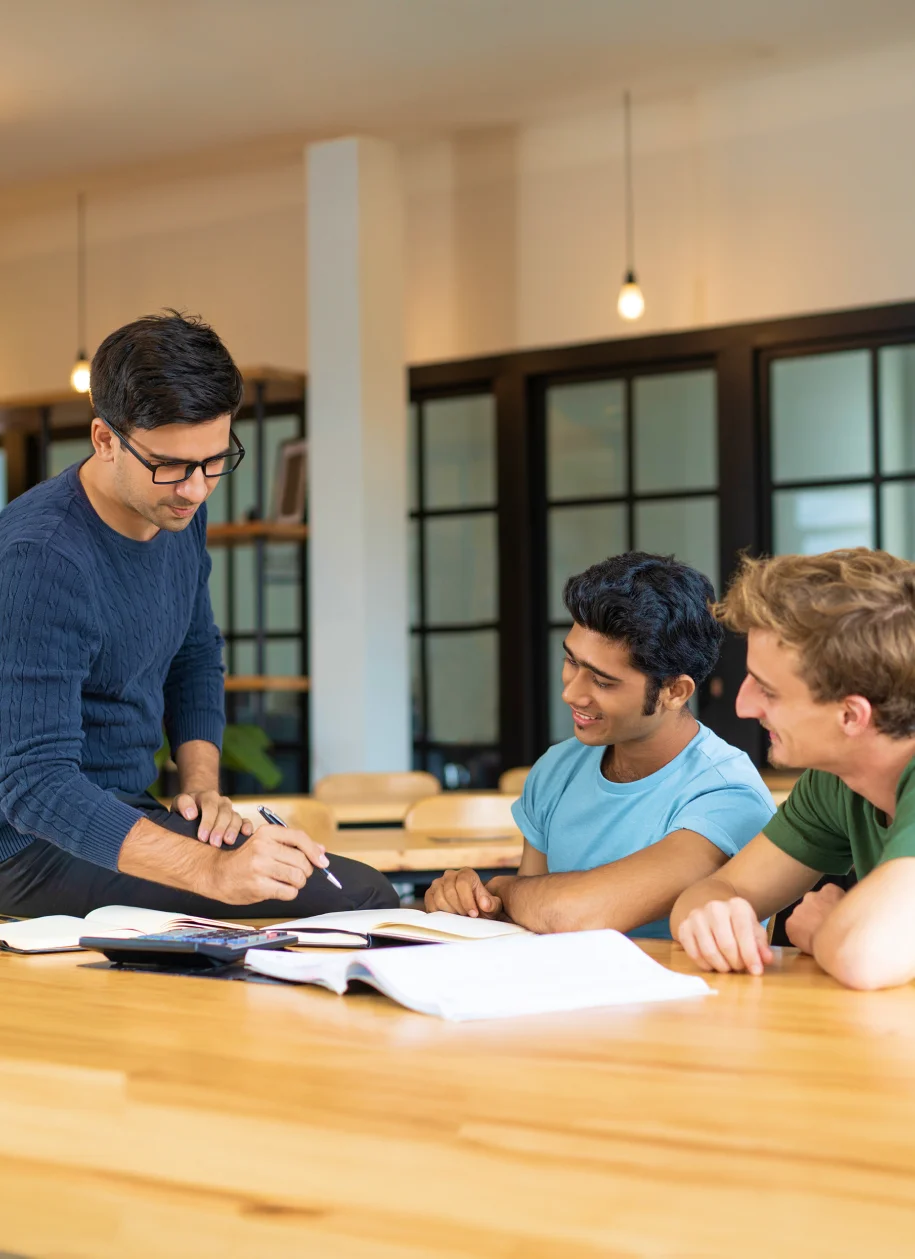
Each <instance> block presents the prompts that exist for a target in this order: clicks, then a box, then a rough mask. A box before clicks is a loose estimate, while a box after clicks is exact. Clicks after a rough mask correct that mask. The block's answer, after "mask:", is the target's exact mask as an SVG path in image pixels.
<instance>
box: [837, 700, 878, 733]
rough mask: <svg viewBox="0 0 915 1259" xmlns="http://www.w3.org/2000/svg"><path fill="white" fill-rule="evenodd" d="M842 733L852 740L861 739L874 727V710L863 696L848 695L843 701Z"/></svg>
mask: <svg viewBox="0 0 915 1259" xmlns="http://www.w3.org/2000/svg"><path fill="white" fill-rule="evenodd" d="M841 722H842V733H843V734H847V735H848V736H849V738H851V739H859V738H860V737H861V735H863V734H866V733H867V731H868V730H872V729H874V728H875V726H874V709H873V705H872V704H871V702H870V700H869V699H865V698H864V696H863V695H846V697H845V699H843V701H842V712H841Z"/></svg>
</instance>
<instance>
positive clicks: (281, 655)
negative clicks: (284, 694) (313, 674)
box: [232, 638, 302, 696]
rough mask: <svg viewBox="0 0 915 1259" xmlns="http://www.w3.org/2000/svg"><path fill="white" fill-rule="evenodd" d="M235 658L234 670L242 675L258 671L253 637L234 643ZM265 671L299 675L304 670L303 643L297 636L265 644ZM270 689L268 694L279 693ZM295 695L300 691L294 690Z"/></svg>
mask: <svg viewBox="0 0 915 1259" xmlns="http://www.w3.org/2000/svg"><path fill="white" fill-rule="evenodd" d="M234 649H235V658H234V663H233V667H232V672H233V673H237V674H240V675H251V674H256V673H257V663H256V661H257V648H256V644H255V643H254V642H253V641H252V640H251V639H243V640H242V641H240V642H236V643H235V644H234ZM264 672H265V673H268V674H270V675H271V676H273V677H298V676H299V675H300V674H301V672H302V644H301V641H300V640H299V639H297V638H288V639H280V640H278V641H276V642H267V643H265V644H264ZM279 694H281V692H279V691H268V692H266V695H268V696H269V695H279ZM292 694H293V695H295V694H298V692H292Z"/></svg>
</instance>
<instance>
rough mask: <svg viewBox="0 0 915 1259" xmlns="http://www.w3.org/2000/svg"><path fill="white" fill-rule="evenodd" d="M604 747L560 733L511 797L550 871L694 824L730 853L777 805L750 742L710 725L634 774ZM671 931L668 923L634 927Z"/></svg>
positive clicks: (638, 846) (624, 853)
mask: <svg viewBox="0 0 915 1259" xmlns="http://www.w3.org/2000/svg"><path fill="white" fill-rule="evenodd" d="M605 751H606V748H603V747H588V746H587V745H586V744H584V743H579V741H578V740H577V739H567V740H566V741H565V742H564V743H557V744H556V745H555V746H554V747H551V748H550V750H549V751H548V752H546V753H545V754H544V755H543V756H541V758H540V760H539V761H538V762H537V764H536V765H535V766H534V768H533V769H532V770H531V772H530V774H528V777H527V781H526V782H525V784H524V791H523V793H522V795H521V799H520V800H516V801H515V803H514V805H513V806H512V813H513V814H514V817H515V821H516V822H517V824H518V826H519V827H520V829H521V833H522V834H523V835H524V837H525V839H526V840H528V842H529V843H530V844H532V845H533V847H534V848H537V849H538V850H539V851H540V852H543V853H546V859H547V868H548V870H549V871H550V873H551V874H557V873H559V872H562V871H567V870H593V869H595V867H597V866H605V865H608V864H609V863H610V862H611V861H618V860H619V858H620V857H628V856H629V855H630V853H634V852H641V850H642V849H643V848H648V847H649V846H650V845H651V844H656V843H657V842H658V840H660V839H663V838H664V836H665V835H669V834H670V833H671V832H672V831H683V830H688V831H696V832H697V834H699V835H704V836H705V838H706V839H707V840H709V841H710V842H711V843H713V844H714V845H715V846H716V848H720V849H721V851H722V852H725V853H727V855H728V856H729V857H733V856H734V854H735V853H736V852H738V851H739V850H740V849H741V848H743V846H744V845H745V844H748V843H749V842H750V840H751V839H752V838H753V837H754V835H758V834H759V832H760V831H761V830H762V828H763V827H764V826H765V824H766V822H768V820H769V818H770V817H771V816H772V815H773V813H774V812H775V805H774V803H773V801H772V797H771V795H770V794H769V790H768V788H767V787H766V784H765V783H764V782H763V780H762V779H761V778H760V776H759V773H758V772H757V770H756V768H755V767H754V765H753V762H752V761H751V760H750V758H749V757H748V756H747V754H746V753H745V752H741V751H739V750H738V749H737V748H734V747H731V745H730V744H729V743H725V741H724V740H723V739H719V738H718V736H717V735H716V734H713V733H712V731H711V730H709V729H708V727H707V726H703V725H700V726H699V730H698V733H697V734H696V735H695V737H694V738H693V739H692V740H691V741H690V742H689V743H688V744H687V745H686V747H685V748H684V749H683V751H682V752H681V753H680V754H679V755H678V756H675V757H674V759H673V760H672V761H671V762H670V763H669V764H667V765H665V766H664V768H663V769H659V770H658V771H657V773H655V774H649V775H648V777H647V778H641V779H639V781H638V782H633V783H615V782H608V781H607V779H606V778H604V776H603V774H602V773H601V770H600V766H601V760H602V759H603V755H604V752H605ZM629 934H630V935H633V936H642V937H650V938H653V939H661V940H669V939H670V923H669V921H668V920H667V919H666V918H664V919H659V920H658V921H657V922H650V923H647V924H646V925H645V926H644V927H638V928H637V929H636V930H635V931H631V932H630V933H629Z"/></svg>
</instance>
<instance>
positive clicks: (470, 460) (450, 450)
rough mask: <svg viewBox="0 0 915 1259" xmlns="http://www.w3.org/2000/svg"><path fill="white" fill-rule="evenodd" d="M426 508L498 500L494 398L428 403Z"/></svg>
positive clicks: (425, 421)
mask: <svg viewBox="0 0 915 1259" xmlns="http://www.w3.org/2000/svg"><path fill="white" fill-rule="evenodd" d="M423 426H424V427H423V463H424V469H423V474H424V485H423V490H424V495H425V502H424V504H423V506H424V507H427V508H435V507H485V506H489V505H490V504H495V502H496V417H495V400H494V399H493V396H492V394H490V393H485V394H474V395H472V396H468V397H463V398H435V399H432V400H431V401H428V402H424V403H423Z"/></svg>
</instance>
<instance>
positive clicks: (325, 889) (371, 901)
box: [0, 793, 399, 922]
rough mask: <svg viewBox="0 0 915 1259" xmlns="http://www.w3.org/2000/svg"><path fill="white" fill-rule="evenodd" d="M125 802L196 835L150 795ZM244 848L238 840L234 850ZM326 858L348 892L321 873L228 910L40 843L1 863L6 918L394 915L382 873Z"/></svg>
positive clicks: (0, 898) (393, 898) (0, 903)
mask: <svg viewBox="0 0 915 1259" xmlns="http://www.w3.org/2000/svg"><path fill="white" fill-rule="evenodd" d="M119 795H120V793H119ZM120 798H121V799H122V800H124V801H125V802H126V803H127V804H130V805H132V806H133V807H134V808H137V809H141V810H142V811H143V812H144V813H145V814H146V815H147V817H149V819H150V820H151V821H153V822H155V823H156V824H157V825H158V826H164V827H165V829H166V830H169V831H176V832H177V833H178V834H180V835H188V836H194V835H196V833H197V825H198V822H197V819H194V820H192V821H188V820H187V819H186V818H183V817H181V815H180V814H177V813H169V812H168V811H167V810H166V809H163V808H162V807H161V805H159V804H158V802H157V801H156V800H155V799H154V798H153V797H152V796H150V795H143V796H126V795H121V796H120ZM243 842H244V839H243V837H242V836H239V838H238V839H237V840H236V841H235V845H236V847H237V846H238V845H239V844H241V843H243ZM328 856H329V857H330V868H331V870H332V871H333V872H334V874H335V875H336V876H337V878H338V879H339V880H340V882H341V883H342V884H343V891H342V892H341V891H339V890H338V889H337V888H335V887H334V885H333V884H332V883H331V882H329V880H328V879H326V878H325V877H324V875H323V874H321V873H319V872H318V871H316V872H315V873H314V874H313V875H312V876H311V878H310V879H309V880H308V882H307V883H306V884H305V886H304V887H303V888H302V890H301V891H300V892H299V894H298V895H297V896H296V898H295V900H293V901H260V902H259V903H258V904H256V905H226V904H224V903H223V902H222V901H214V900H210V899H209V898H208V897H206V896H197V895H195V894H194V893H193V892H182V891H181V890H180V889H178V888H173V887H166V886H165V885H164V884H162V883H151V882H150V881H149V880H147V879H137V878H134V876H133V875H131V874H119V873H118V872H117V871H116V870H106V869H105V868H104V866H97V865H93V864H92V862H91V861H84V860H83V859H82V858H81V857H74V856H71V854H70V853H68V852H65V851H64V849H62V848H58V847H56V845H54V844H49V843H46V842H45V841H44V840H42V839H36V840H35V841H34V842H33V843H31V844H30V845H29V846H28V848H25V849H23V851H22V852H20V853H17V854H16V855H15V857H10V858H9V859H8V860H6V861H3V862H0V914H3V915H6V916H7V917H10V918H38V917H41V916H42V915H43V914H72V915H74V916H75V917H77V918H85V916H86V914H88V913H89V911H90V910H92V909H98V908H99V906H100V905H138V906H141V907H142V908H144V909H164V910H167V911H168V912H170V913H175V914H197V915H199V916H200V917H203V918H229V919H235V918H269V919H272V920H273V921H275V922H279V921H282V920H283V919H291V918H305V917H309V916H310V915H312V914H329V913H333V912H334V911H339V910H347V909H392V908H394V907H395V906H396V905H398V904H399V901H398V897H397V893H396V892H395V891H394V889H393V887H392V886H391V884H390V883H389V882H388V880H387V879H386V878H385V876H384V875H383V874H381V873H380V872H379V871H378V870H374V869H373V868H372V867H371V866H367V865H364V864H363V863H362V862H361V861H353V860H352V859H351V858H350V857H335V856H334V855H333V853H329V854H328Z"/></svg>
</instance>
